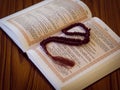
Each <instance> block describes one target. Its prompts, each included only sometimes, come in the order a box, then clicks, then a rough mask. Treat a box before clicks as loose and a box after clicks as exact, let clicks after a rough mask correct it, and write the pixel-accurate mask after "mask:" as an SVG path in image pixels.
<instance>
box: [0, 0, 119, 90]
mask: <svg viewBox="0 0 120 90" xmlns="http://www.w3.org/2000/svg"><path fill="white" fill-rule="evenodd" d="M40 1H41V0H0V18H2V17H5V16H7V15H9V14H12V13H15V12H16V11H19V10H22V9H23V8H26V7H28V6H31V5H33V4H35V3H38V2H40ZM82 1H84V2H85V3H86V4H87V5H88V6H89V8H90V9H91V11H92V13H93V16H97V17H99V18H101V19H102V20H103V21H104V22H105V23H107V24H108V25H109V26H110V27H111V28H112V29H113V30H114V31H115V32H116V33H117V34H118V35H119V36H120V0H82ZM91 77H92V76H91ZM0 90H54V88H53V87H52V85H51V84H50V83H49V82H48V81H47V80H46V79H45V77H44V76H43V75H42V73H41V72H40V71H39V70H38V69H37V68H36V67H35V66H34V65H33V64H32V63H31V62H30V60H29V59H28V58H27V56H26V54H24V53H23V52H22V51H21V50H20V49H19V48H18V47H17V46H16V45H15V44H14V43H13V41H12V40H11V39H10V38H9V37H8V36H7V35H6V34H5V33H4V32H3V31H2V30H0ZM85 90H120V69H118V70H116V71H114V72H113V73H111V74H109V75H107V76H106V77H104V78H102V79H101V80H99V81H97V82H95V83H94V84H92V85H90V86H89V87H87V88H86V89H85Z"/></svg>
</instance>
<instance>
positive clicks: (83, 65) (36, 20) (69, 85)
mask: <svg viewBox="0 0 120 90" xmlns="http://www.w3.org/2000/svg"><path fill="white" fill-rule="evenodd" d="M74 23H83V24H84V25H85V26H86V27H88V28H90V29H91V30H90V41H89V42H88V43H87V44H84V45H80V46H71V45H65V44H60V43H54V42H52V43H49V44H48V45H47V50H48V51H49V52H50V53H51V54H52V55H53V56H62V57H65V58H69V59H71V60H73V61H74V62H75V65H74V66H73V67H69V66H67V67H66V66H63V65H60V64H58V63H56V62H54V61H53V60H52V59H51V58H50V57H49V56H48V55H47V54H46V53H45V51H44V50H43V48H42V47H41V45H40V43H41V42H42V41H43V40H45V39H47V38H49V37H52V36H58V37H59V36H60V37H61V36H62V37H70V38H82V37H77V36H69V35H65V34H64V33H62V32H61V30H62V29H64V28H66V27H68V26H70V25H72V24H74ZM0 27H1V28H2V29H3V30H4V31H5V32H6V33H7V34H8V36H9V37H10V38H11V39H12V40H13V41H14V42H15V43H16V44H17V45H18V46H19V47H20V48H21V50H22V51H23V52H25V53H26V54H27V55H28V57H29V59H30V60H31V61H32V62H33V63H34V64H35V65H36V67H37V68H38V69H39V70H40V71H41V72H42V73H43V75H44V76H45V77H46V78H47V79H48V81H49V82H50V83H51V84H52V85H53V86H54V87H55V89H57V90H80V89H83V88H85V87H87V86H88V85H90V84H92V83H93V82H95V81H97V80H99V79H100V78H102V77H104V76H105V75H107V74H108V73H110V72H112V71H114V70H116V69H118V68H120V38H119V36H117V35H116V34H115V33H114V32H113V31H112V30H111V29H110V28H109V27H108V26H107V25H106V24H105V23H104V22H103V21H102V20H100V19H99V18H97V17H92V14H91V12H90V10H89V8H88V7H87V6H86V5H85V4H84V3H83V2H82V1H80V0H45V1H42V2H40V3H38V4H35V5H33V6H31V7H29V8H27V9H24V10H22V11H19V12H17V13H15V14H12V15H10V16H7V17H5V18H2V19H1V20H0ZM77 31H81V32H82V31H83V30H82V28H81V27H78V26H76V27H73V28H71V29H70V31H69V32H77Z"/></svg>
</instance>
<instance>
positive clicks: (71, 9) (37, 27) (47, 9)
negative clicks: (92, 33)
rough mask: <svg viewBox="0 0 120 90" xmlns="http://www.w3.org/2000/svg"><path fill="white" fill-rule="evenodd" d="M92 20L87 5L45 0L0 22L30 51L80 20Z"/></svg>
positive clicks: (65, 0) (72, 0) (74, 1)
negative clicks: (42, 41)
mask: <svg viewBox="0 0 120 90" xmlns="http://www.w3.org/2000/svg"><path fill="white" fill-rule="evenodd" d="M90 17H91V13H90V11H89V9H88V8H87V6H85V5H84V3H82V2H81V1H79V2H78V1H77V0H45V1H43V2H40V3H38V4H36V5H34V6H31V7H29V8H27V9H25V10H22V11H20V12H18V13H15V14H13V15H10V16H8V17H5V18H3V19H1V20H0V22H1V27H2V28H3V30H4V31H5V32H6V33H7V34H8V35H9V36H10V37H11V38H12V39H13V41H14V42H15V43H16V44H17V45H18V46H19V47H20V48H21V49H22V50H23V51H24V52H26V51H27V50H28V49H29V48H30V47H32V46H34V45H35V44H37V43H39V42H40V41H41V40H43V39H45V38H47V37H49V36H50V35H53V34H55V33H56V32H58V31H60V30H61V29H62V28H65V27H67V26H68V25H70V24H73V23H75V22H77V21H83V20H85V19H88V18H90Z"/></svg>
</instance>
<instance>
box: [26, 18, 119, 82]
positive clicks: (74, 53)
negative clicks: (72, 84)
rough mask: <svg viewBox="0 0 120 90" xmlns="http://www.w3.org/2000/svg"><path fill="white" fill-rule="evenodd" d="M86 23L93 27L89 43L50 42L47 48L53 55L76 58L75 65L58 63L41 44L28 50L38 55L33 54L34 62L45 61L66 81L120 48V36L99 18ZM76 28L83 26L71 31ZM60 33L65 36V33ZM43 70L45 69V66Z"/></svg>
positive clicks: (39, 63) (31, 53) (38, 63)
mask: <svg viewBox="0 0 120 90" xmlns="http://www.w3.org/2000/svg"><path fill="white" fill-rule="evenodd" d="M84 24H85V25H86V26H87V27H88V28H90V29H91V31H90V42H89V43H88V44H86V45H82V46H69V45H63V44H58V43H49V44H48V45H47V49H48V51H49V52H50V53H51V54H52V55H54V56H62V57H66V58H69V59H71V60H74V61H75V66H74V67H67V66H62V65H58V64H57V63H55V62H54V61H53V60H52V59H51V58H50V57H49V56H48V55H46V53H45V52H44V51H43V49H42V47H41V46H40V45H39V46H36V47H35V48H33V49H31V50H29V51H28V52H27V53H28V56H32V55H35V56H36V57H34V56H32V58H31V60H32V61H33V63H34V61H36V62H37V65H39V66H40V65H41V63H42V62H44V64H45V65H46V66H47V67H48V68H50V69H51V71H52V72H54V73H55V75H56V77H58V78H59V79H60V80H61V82H66V81H68V80H70V79H71V78H72V77H74V76H76V75H78V74H79V73H80V72H83V71H84V70H86V69H88V68H89V67H91V66H93V65H95V64H96V63H99V62H100V61H102V60H103V59H104V58H106V57H109V56H110V55H112V54H113V53H114V52H116V51H117V50H120V38H119V37H118V36H117V35H116V34H115V33H113V32H112V31H111V29H110V28H109V27H107V25H105V24H104V23H103V22H102V21H101V20H99V19H98V18H97V19H96V18H92V19H90V20H88V21H86V22H84ZM74 30H76V31H79V30H81V28H80V27H75V28H72V29H71V30H70V31H74ZM59 35H60V36H65V35H64V34H59ZM66 37H68V36H66ZM76 38H77V37H76ZM41 68H42V67H41ZM42 70H43V71H44V67H43V68H42ZM45 71H46V70H45ZM45 71H44V72H45Z"/></svg>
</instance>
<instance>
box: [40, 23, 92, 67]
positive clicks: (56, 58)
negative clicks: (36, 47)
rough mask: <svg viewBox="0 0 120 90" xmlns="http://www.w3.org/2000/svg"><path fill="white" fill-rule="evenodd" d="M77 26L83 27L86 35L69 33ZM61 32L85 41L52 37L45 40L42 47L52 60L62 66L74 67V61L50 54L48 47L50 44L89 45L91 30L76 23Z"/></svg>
mask: <svg viewBox="0 0 120 90" xmlns="http://www.w3.org/2000/svg"><path fill="white" fill-rule="evenodd" d="M76 26H79V27H82V28H83V30H84V31H85V32H84V33H82V32H68V31H69V30H70V29H72V28H73V27H76ZM61 31H62V32H63V33H64V34H66V35H70V36H75V35H76V36H83V37H84V39H83V40H81V39H74V38H67V37H62V36H52V37H49V38H47V39H44V40H43V41H42V42H41V43H40V45H41V46H42V48H43V49H44V51H45V53H46V54H47V55H49V56H50V57H51V58H52V60H54V61H57V62H59V63H60V64H61V65H67V66H70V67H73V66H74V65H75V62H74V61H73V60H69V59H68V58H64V57H61V56H52V55H51V54H50V53H49V52H48V50H47V47H46V46H47V44H48V43H50V42H56V43H62V44H67V45H72V46H79V45H83V44H87V43H88V42H89V41H90V38H89V36H90V29H89V28H87V27H86V26H85V25H84V24H82V23H75V24H72V25H70V26H68V27H67V28H64V29H63V30H61Z"/></svg>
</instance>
